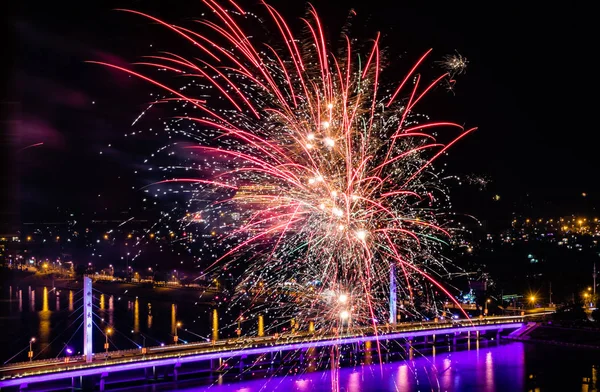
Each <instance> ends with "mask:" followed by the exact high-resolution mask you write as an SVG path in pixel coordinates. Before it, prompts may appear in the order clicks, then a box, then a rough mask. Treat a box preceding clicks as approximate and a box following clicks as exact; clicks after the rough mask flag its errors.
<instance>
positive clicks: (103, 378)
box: [99, 372, 108, 391]
mask: <svg viewBox="0 0 600 392" xmlns="http://www.w3.org/2000/svg"><path fill="white" fill-rule="evenodd" d="M107 377H108V373H106V372H104V373H102V374H101V375H100V385H99V388H100V390H101V391H104V387H105V386H106V378H107Z"/></svg>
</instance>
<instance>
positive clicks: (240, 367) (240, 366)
mask: <svg viewBox="0 0 600 392" xmlns="http://www.w3.org/2000/svg"><path fill="white" fill-rule="evenodd" d="M244 358H247V357H246V356H245V355H242V356H241V357H240V363H239V369H240V376H241V375H242V374H243V373H244Z"/></svg>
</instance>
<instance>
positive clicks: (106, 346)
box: [104, 328, 112, 359]
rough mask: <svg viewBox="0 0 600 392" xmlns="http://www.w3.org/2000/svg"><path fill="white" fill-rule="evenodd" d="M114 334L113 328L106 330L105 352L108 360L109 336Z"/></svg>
mask: <svg viewBox="0 0 600 392" xmlns="http://www.w3.org/2000/svg"><path fill="white" fill-rule="evenodd" d="M111 333H112V328H106V331H104V337H105V338H106V340H105V342H104V350H105V351H106V359H108V347H109V344H108V335H110V334H111Z"/></svg>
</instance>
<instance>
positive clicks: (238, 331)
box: [236, 314, 244, 338]
mask: <svg viewBox="0 0 600 392" xmlns="http://www.w3.org/2000/svg"><path fill="white" fill-rule="evenodd" d="M243 319H244V316H242V315H241V314H240V317H238V320H237V322H238V327H237V330H236V332H237V336H238V338H239V337H240V336H242V320H243Z"/></svg>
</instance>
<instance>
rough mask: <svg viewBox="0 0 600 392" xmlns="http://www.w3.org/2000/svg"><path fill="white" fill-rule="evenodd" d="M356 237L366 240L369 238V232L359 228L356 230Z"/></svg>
mask: <svg viewBox="0 0 600 392" xmlns="http://www.w3.org/2000/svg"><path fill="white" fill-rule="evenodd" d="M356 237H357V238H358V239H359V240H361V241H364V239H365V238H367V232H366V231H364V230H357V231H356Z"/></svg>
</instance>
